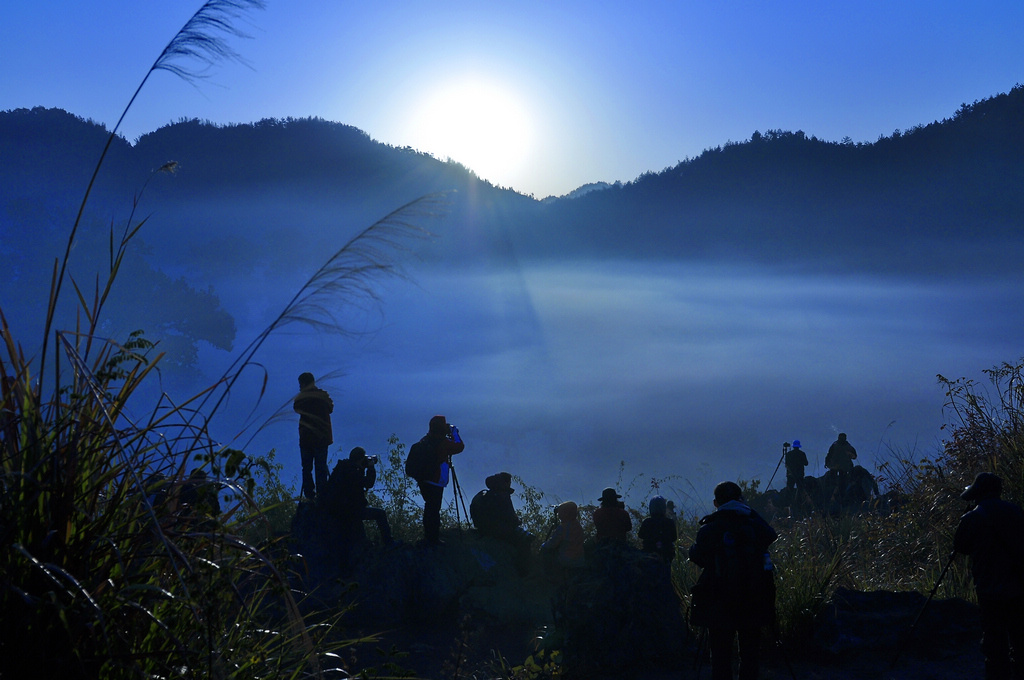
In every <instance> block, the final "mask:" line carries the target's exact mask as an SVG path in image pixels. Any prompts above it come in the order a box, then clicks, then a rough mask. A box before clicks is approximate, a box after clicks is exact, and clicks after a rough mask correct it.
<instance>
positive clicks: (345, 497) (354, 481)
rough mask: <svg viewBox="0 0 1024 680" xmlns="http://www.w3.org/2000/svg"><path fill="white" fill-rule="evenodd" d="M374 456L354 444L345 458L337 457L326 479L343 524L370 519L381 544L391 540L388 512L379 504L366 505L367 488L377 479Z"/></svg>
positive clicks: (357, 523) (332, 502)
mask: <svg viewBox="0 0 1024 680" xmlns="http://www.w3.org/2000/svg"><path fill="white" fill-rule="evenodd" d="M376 463H377V456H367V455H366V451H365V450H364V449H363V448H362V447H361V446H357V447H355V448H354V449H352V451H351V452H350V453H349V454H348V459H347V460H342V461H339V462H338V464H337V465H335V466H334V470H333V471H332V472H331V478H330V480H328V483H327V486H328V489H329V491H328V494H327V495H328V496H329V499H330V503H331V506H332V510H334V511H335V512H337V513H338V516H339V518H340V519H341V521H342V522H344V523H345V524H346V525H355V526H356V527H357V528H358V529H359V530H360V531H358V532H357V535H358V534H361V533H362V532H361V529H362V527H361V526H359V525H360V524H361V523H362V522H363V521H365V520H373V521H374V522H376V523H377V529H378V531H380V538H381V542H382V543H383V544H384V545H389V544H390V543H392V539H391V525H390V524H389V523H388V516H387V513H386V512H384V511H383V510H382V509H380V508H371V507H369V502H368V501H367V500H366V492H367V491H368V490H369V489H372V488H373V485H374V483H376V481H377V468H376Z"/></svg>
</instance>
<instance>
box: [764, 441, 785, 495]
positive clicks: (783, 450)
mask: <svg viewBox="0 0 1024 680" xmlns="http://www.w3.org/2000/svg"><path fill="white" fill-rule="evenodd" d="M787 453H789V442H783V443H782V458H779V464H778V465H776V466H775V472H773V473H772V478H771V479H769V480H768V486H766V487H764V490H765V491H767V490H768V489H770V488H772V482H773V481H775V475H777V474H778V473H779V468H780V467H782V461H784V460H786V454H787Z"/></svg>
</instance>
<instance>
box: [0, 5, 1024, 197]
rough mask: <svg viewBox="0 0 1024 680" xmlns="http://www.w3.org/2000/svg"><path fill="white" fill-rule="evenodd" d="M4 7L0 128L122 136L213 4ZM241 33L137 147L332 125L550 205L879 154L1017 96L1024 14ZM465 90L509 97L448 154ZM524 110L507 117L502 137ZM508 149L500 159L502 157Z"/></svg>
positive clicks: (516, 18) (639, 15)
mask: <svg viewBox="0 0 1024 680" xmlns="http://www.w3.org/2000/svg"><path fill="white" fill-rule="evenodd" d="M8 4H9V5H10V6H8V7H5V9H4V11H3V21H2V22H0V24H2V25H0V64H2V68H0V109H11V108H18V107H31V106H38V105H43V106H52V107H59V108H64V109H66V110H68V111H70V112H72V113H75V114H77V115H80V116H83V117H86V118H91V119H94V120H96V121H100V122H103V123H106V124H107V125H108V126H110V125H113V123H114V121H116V119H117V117H118V115H119V114H120V112H121V109H122V108H123V106H124V104H125V103H126V102H127V98H128V96H129V95H130V93H131V92H132V91H133V90H134V88H135V86H136V84H137V83H138V82H139V80H140V79H141V78H142V76H143V75H144V74H145V70H146V69H147V68H148V66H149V64H151V63H152V61H153V60H154V59H155V58H156V56H157V54H159V52H160V50H161V49H162V47H163V46H164V45H165V44H166V42H167V41H168V40H169V39H170V37H171V36H173V35H174V33H175V32H176V31H177V30H178V28H180V27H181V26H182V25H183V24H184V22H185V21H187V19H188V18H189V17H190V16H191V14H192V13H193V12H194V11H195V10H196V9H197V8H198V7H199V3H188V2H174V3H166V2H164V3H160V2H150V1H144V2H137V1H136V2H131V1H128V0H124V1H111V0H103V1H97V2H88V3H82V2H68V1H47V0H41V1H40V2H33V3H27V2H26V3H8ZM246 21H247V23H246V24H245V25H244V26H243V28H244V30H245V31H246V32H247V33H248V34H249V35H250V36H251V39H250V40H233V41H232V46H233V47H234V48H235V49H236V50H237V51H238V52H239V53H240V54H241V55H242V56H243V57H244V59H245V60H246V62H247V64H248V65H247V66H243V65H239V64H227V65H221V66H217V67H215V68H214V69H211V71H210V72H209V73H208V77H207V78H205V79H203V80H201V81H200V82H198V84H197V85H196V86H193V85H191V84H189V83H186V82H183V81H181V80H180V79H178V78H176V77H174V76H172V75H170V74H168V73H158V74H156V75H155V77H154V79H153V80H152V82H150V83H149V84H148V85H147V88H146V89H145V90H144V91H143V93H142V95H141V97H140V99H139V100H138V101H137V102H136V104H135V106H134V108H133V110H132V111H131V112H130V114H129V116H128V118H127V119H126V121H125V123H124V125H123V128H122V132H123V134H124V135H125V136H126V137H127V138H129V139H134V138H136V137H138V136H139V135H141V134H144V133H146V132H149V131H152V130H154V129H156V128H157V127H160V126H161V125H165V124H167V123H169V122H172V121H175V120H177V119H179V118H182V117H185V118H193V117H197V118H201V119H208V120H212V121H214V122H218V123H245V122H252V121H255V120H259V119H261V118H265V117H287V116H293V117H303V116H320V117H323V118H326V119H328V120H333V121H337V122H342V123H347V124H350V125H354V126H356V127H359V128H361V129H363V130H364V131H366V132H367V133H369V134H370V136H372V137H373V138H375V139H377V140H379V141H382V142H386V143H388V144H393V145H395V146H407V145H408V146H413V147H415V148H419V149H421V150H425V151H429V152H431V153H433V154H435V155H437V156H438V157H440V158H445V157H449V156H451V157H453V158H454V159H455V160H457V161H460V162H463V163H464V164H466V165H468V166H470V167H471V168H473V169H474V170H476V171H477V172H478V173H479V174H480V175H481V176H483V177H485V178H487V179H490V180H491V181H493V182H494V183H496V184H499V185H502V186H511V187H512V188H515V189H517V190H519V191H522V192H524V193H528V194H534V195H536V196H537V197H544V196H547V195H550V194H555V195H559V194H563V193H566V192H568V191H570V190H572V189H574V188H576V187H578V186H580V185H582V184H585V183H587V182H593V181H616V180H622V181H628V180H631V179H634V178H635V177H636V176H638V175H639V174H641V173H643V172H646V171H651V170H653V171H658V170H661V169H663V168H665V167H668V166H671V165H674V164H676V163H677V162H679V161H680V160H683V159H684V158H687V157H693V156H696V155H698V154H699V153H700V152H701V151H702V150H704V149H705V148H708V147H714V146H717V145H719V144H723V143H725V142H727V141H729V140H733V141H740V140H744V139H747V138H749V136H750V134H751V133H752V132H753V131H754V130H765V129H785V130H798V129H800V130H803V131H804V132H806V133H807V134H808V135H816V136H818V137H820V138H823V139H829V140H839V139H842V138H843V137H845V136H850V137H851V138H853V139H854V140H855V141H874V140H875V139H877V138H878V136H879V135H883V134H884V135H888V134H891V133H892V132H893V130H895V129H906V128H908V127H911V126H913V125H917V124H926V123H929V122H932V121H933V120H936V119H942V118H944V117H947V116H949V115H950V114H952V113H953V112H954V111H955V110H956V109H957V107H959V105H960V104H961V103H964V102H967V103H969V102H972V101H974V100H976V99H980V98H984V97H988V96H991V95H994V94H998V93H1001V92H1005V91H1007V90H1009V89H1010V88H1011V87H1013V85H1015V84H1016V83H1017V82H1020V81H1021V80H1024V76H1022V73H1024V41H1021V40H1020V35H1021V34H1022V33H1024V4H1022V3H1019V2H1011V1H1008V0H1007V1H1000V2H981V3H962V2H927V3H925V2H917V1H915V2H905V3H895V4H894V3H888V2H878V1H874V0H870V1H866V2H857V3H815V2H804V1H787V2H773V3H749V2H734V1H726V2H717V3H709V2H691V1H675V2H637V3H621V2H618V3H607V2H597V3H595V2H588V3H582V2H561V3H546V2H516V3H509V2H488V3H480V2H449V3H443V4H442V3H432V2H394V3H349V2H333V1H331V2H328V1H326V0H321V1H312V0H290V1H289V2H287V3H286V2H274V0H270V1H269V2H268V3H267V8H266V9H265V10H264V11H257V12H252V13H251V14H249V15H248V16H247V20H246ZM460 87H461V88H463V90H464V89H465V88H467V87H468V88H471V89H470V92H471V93H472V92H473V91H475V92H477V94H479V95H480V97H481V98H492V99H493V98H497V100H496V101H494V102H493V107H495V109H496V110H497V111H498V112H499V113H489V111H491V109H487V108H484V109H483V110H482V111H481V112H479V113H478V114H477V116H476V118H477V120H476V122H475V123H472V124H477V123H479V124H481V125H483V127H482V128H481V129H480V130H477V131H476V132H475V134H477V135H480V137H479V138H478V139H474V140H471V141H470V142H469V146H468V147H467V146H466V140H465V139H463V140H462V144H460V142H459V140H458V139H454V140H453V139H452V136H453V135H455V136H458V135H460V134H469V133H468V130H467V127H468V125H469V124H462V125H457V126H456V128H455V131H454V132H453V131H451V130H448V131H447V133H446V134H447V136H446V135H445V134H442V132H441V131H440V130H438V129H437V128H438V126H441V125H443V124H444V123H441V122H438V119H437V117H434V118H430V119H426V120H425V119H423V116H424V115H426V113H425V112H426V111H427V110H428V109H430V108H431V107H432V106H433V107H437V106H440V107H441V108H440V109H438V110H437V111H436V112H435V114H434V115H435V116H441V117H442V118H446V119H447V120H448V121H449V122H451V120H452V119H453V118H455V114H454V113H452V110H451V109H447V114H446V109H444V104H443V103H440V104H439V103H438V102H433V103H431V101H430V100H431V97H432V96H435V95H437V93H439V92H442V93H450V97H452V98H458V97H462V96H466V95H465V92H464V91H463V92H462V93H461V94H460V93H459V92H460V90H459V88H460ZM448 104H449V106H451V107H457V106H459V105H460V104H459V102H457V101H449V102H448ZM461 105H462V106H466V104H465V102H463V103H462V104H461ZM510 110H514V112H515V113H516V116H517V117H516V118H515V120H502V121H496V120H493V118H496V117H497V116H498V115H499V114H501V115H503V114H504V113H508V112H509V111H510ZM481 118H483V119H486V120H483V121H481V120H479V119H481ZM488 121H490V122H489V124H490V125H492V126H493V127H487V125H488ZM513 128H514V130H513ZM498 141H503V142H504V143H505V144H506V146H505V147H503V148H496V149H490V148H489V145H491V144H493V143H496V142H498ZM513 155H514V156H515V157H514V158H512V156H513ZM474 166H476V167H474Z"/></svg>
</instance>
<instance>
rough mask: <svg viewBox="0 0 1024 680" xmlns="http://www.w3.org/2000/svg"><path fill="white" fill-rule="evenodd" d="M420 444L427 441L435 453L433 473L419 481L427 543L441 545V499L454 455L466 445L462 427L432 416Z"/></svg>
mask: <svg viewBox="0 0 1024 680" xmlns="http://www.w3.org/2000/svg"><path fill="white" fill-rule="evenodd" d="M417 444H422V445H424V446H425V447H427V448H428V449H429V450H430V451H431V452H432V454H433V459H434V463H433V465H432V467H431V473H430V474H429V475H428V476H427V477H426V478H424V479H418V480H417V483H418V484H419V487H420V495H421V496H422V497H423V537H424V538H425V539H426V541H427V543H429V544H431V545H438V544H440V543H441V503H442V502H443V500H444V488H445V487H446V486H448V476H449V474H450V470H451V463H452V456H454V455H455V454H457V453H462V451H464V450H465V448H466V445H465V444H464V443H463V442H462V437H460V436H459V430H458V428H455V427H452V426H451V425H449V424H448V421H447V420H446V419H445V417H444V416H441V415H438V416H434V417H433V418H431V419H430V423H429V425H428V427H427V434H425V435H423V438H422V439H420V441H419V442H417ZM413 446H416V444H414V445H413Z"/></svg>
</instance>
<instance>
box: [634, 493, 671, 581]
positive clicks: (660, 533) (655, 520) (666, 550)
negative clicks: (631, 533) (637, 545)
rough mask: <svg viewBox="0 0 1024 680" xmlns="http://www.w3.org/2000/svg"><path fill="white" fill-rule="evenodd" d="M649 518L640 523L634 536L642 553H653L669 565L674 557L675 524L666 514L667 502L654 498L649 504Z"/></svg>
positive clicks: (657, 497) (658, 497) (660, 498)
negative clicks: (639, 544)
mask: <svg viewBox="0 0 1024 680" xmlns="http://www.w3.org/2000/svg"><path fill="white" fill-rule="evenodd" d="M650 509H651V516H650V517H648V518H647V519H645V520H644V521H643V522H641V523H640V529H638V530H637V532H636V534H637V536H638V537H639V538H640V541H641V542H643V546H644V552H649V553H654V554H655V555H658V556H659V557H661V558H662V559H663V560H664V561H665V563H666V564H668V565H671V564H672V560H673V559H675V556H676V538H677V536H676V523H675V521H674V520H673V519H671V518H670V517H669V516H668V514H667V510H668V502H667V501H666V500H665V499H664V498H662V497H661V496H655V497H654V498H652V499H651V503H650Z"/></svg>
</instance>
